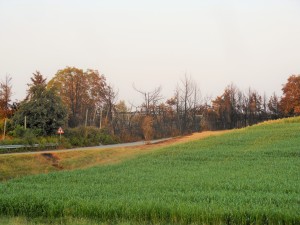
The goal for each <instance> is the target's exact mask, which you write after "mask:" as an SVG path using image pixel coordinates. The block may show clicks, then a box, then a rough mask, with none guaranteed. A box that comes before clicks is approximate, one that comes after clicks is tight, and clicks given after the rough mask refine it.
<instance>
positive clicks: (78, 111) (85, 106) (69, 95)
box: [48, 67, 107, 127]
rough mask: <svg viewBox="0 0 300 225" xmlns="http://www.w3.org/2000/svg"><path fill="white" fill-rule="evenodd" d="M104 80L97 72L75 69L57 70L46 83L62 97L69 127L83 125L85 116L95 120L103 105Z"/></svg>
mask: <svg viewBox="0 0 300 225" xmlns="http://www.w3.org/2000/svg"><path fill="white" fill-rule="evenodd" d="M106 87H107V85H106V80H105V77H104V76H103V75H100V74H99V72H98V71H97V70H91V69H88V70H87V71H83V70H82V69H78V68H76V67H66V68H65V69H62V70H59V71H58V72H57V73H56V75H55V76H54V78H52V79H51V80H50V81H49V83H48V88H54V89H55V90H56V93H57V94H58V95H59V96H61V97H62V100H63V102H64V104H65V105H66V106H67V107H68V110H69V123H68V124H69V126H70V127H76V126H78V125H83V124H84V122H85V118H86V116H88V118H93V120H94V118H95V115H96V113H97V112H99V111H100V110H99V109H100V108H101V107H102V106H103V104H104V103H105V93H106Z"/></svg>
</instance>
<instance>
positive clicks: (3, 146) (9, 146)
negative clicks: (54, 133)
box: [0, 143, 58, 150]
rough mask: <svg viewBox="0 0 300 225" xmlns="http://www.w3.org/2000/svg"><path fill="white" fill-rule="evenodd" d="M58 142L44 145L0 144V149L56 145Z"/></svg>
mask: <svg viewBox="0 0 300 225" xmlns="http://www.w3.org/2000/svg"><path fill="white" fill-rule="evenodd" d="M57 146H58V143H49V144H45V145H40V144H33V145H0V150H9V149H20V148H38V147H43V148H44V147H46V148H47V147H52V148H53V147H57Z"/></svg>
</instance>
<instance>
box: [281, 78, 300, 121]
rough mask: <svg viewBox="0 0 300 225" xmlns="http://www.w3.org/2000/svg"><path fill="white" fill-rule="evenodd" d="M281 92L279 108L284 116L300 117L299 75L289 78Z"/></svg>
mask: <svg viewBox="0 0 300 225" xmlns="http://www.w3.org/2000/svg"><path fill="white" fill-rule="evenodd" d="M282 91H283V96H282V98H281V101H280V106H281V110H282V112H283V113H284V115H285V116H293V115H300V75H292V76H290V77H289V78H288V81H287V83H286V84H285V85H284V86H283V88H282Z"/></svg>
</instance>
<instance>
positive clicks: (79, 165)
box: [0, 131, 228, 181]
mask: <svg viewBox="0 0 300 225" xmlns="http://www.w3.org/2000/svg"><path fill="white" fill-rule="evenodd" d="M227 132H228V131H206V132H201V133H194V134H192V135H189V136H183V137H176V138H172V139H167V140H164V141H161V142H158V143H153V144H149V145H145V144H143V143H142V142H141V145H137V143H136V144H135V145H133V146H127V145H125V146H123V147H122V146H121V145H119V146H108V147H105V146H101V148H99V147H92V148H80V149H71V150H56V151H47V152H45V151H44V152H31V153H21V154H3V155H0V181H5V180H8V179H12V178H16V177H21V176H26V175H31V174H40V173H48V172H52V171H60V170H74V169H84V168H89V167H92V166H97V165H103V164H111V163H117V162H120V161H122V160H124V159H128V158H132V157H134V156H136V155H139V154H145V153H147V152H151V151H155V150H157V149H159V148H161V147H165V146H171V145H175V144H179V143H185V142H189V141H194V140H199V139H203V138H206V137H209V136H216V135H220V134H224V133H227Z"/></svg>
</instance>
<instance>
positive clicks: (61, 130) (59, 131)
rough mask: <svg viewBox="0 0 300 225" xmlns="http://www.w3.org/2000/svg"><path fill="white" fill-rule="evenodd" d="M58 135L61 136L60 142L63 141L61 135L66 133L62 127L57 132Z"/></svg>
mask: <svg viewBox="0 0 300 225" xmlns="http://www.w3.org/2000/svg"><path fill="white" fill-rule="evenodd" d="M57 133H58V134H59V141H61V134H63V133H65V132H64V130H63V129H62V128H61V127H59V128H58V130H57Z"/></svg>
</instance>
